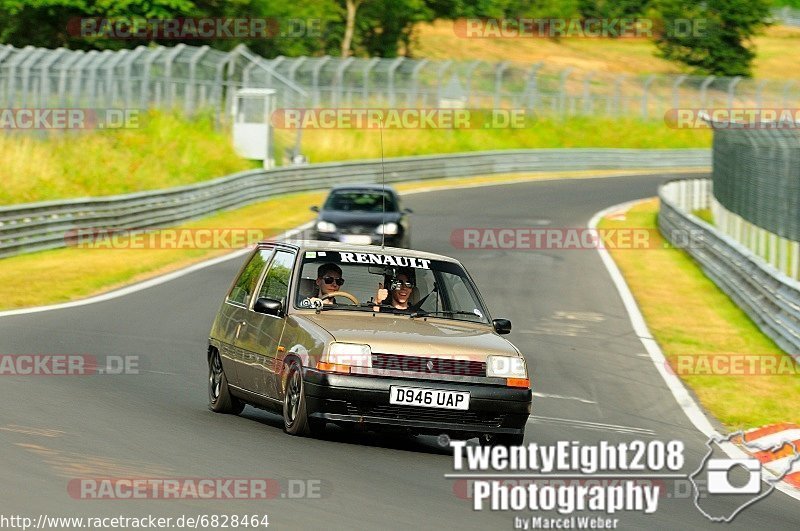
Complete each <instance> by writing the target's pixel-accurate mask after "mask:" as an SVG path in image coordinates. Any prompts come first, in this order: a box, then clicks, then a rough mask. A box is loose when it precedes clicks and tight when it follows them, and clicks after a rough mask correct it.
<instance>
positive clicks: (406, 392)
mask: <svg viewBox="0 0 800 531" xmlns="http://www.w3.org/2000/svg"><path fill="white" fill-rule="evenodd" d="M389 403H390V404H397V405H400V406H419V407H435V408H440V409H462V410H464V411H466V410H468V409H469V393H468V392H466V391H446V390H444V389H423V388H420V387H398V386H395V385H393V386H391V387H390V388H389Z"/></svg>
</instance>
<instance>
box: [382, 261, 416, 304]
mask: <svg viewBox="0 0 800 531" xmlns="http://www.w3.org/2000/svg"><path fill="white" fill-rule="evenodd" d="M384 283H385V284H386V286H387V288H388V289H387V288H385V287H384ZM384 283H379V284H378V292H377V293H376V295H375V302H376V303H378V304H382V303H383V301H385V300H386V299H387V298H389V293H390V292H391V299H390V301H389V302H388V304H390V305H391V306H392V307H393V308H395V309H397V310H408V299H409V298H410V297H411V293H413V291H414V286H415V285H416V282H415V279H414V270H413V269H409V268H400V269H398V270H397V273H396V274H395V276H394V278H391V279H390V278H389V277H388V276H387V277H386V278H385V279H384ZM373 310H375V311H380V307H378V306H374V307H373Z"/></svg>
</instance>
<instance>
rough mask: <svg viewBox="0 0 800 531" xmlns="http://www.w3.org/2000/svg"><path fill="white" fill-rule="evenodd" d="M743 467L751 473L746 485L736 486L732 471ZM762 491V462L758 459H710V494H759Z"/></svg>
mask: <svg viewBox="0 0 800 531" xmlns="http://www.w3.org/2000/svg"><path fill="white" fill-rule="evenodd" d="M736 467H741V468H743V469H744V470H746V471H747V472H748V474H749V477H748V480H747V482H746V483H745V484H744V485H741V486H736V485H735V484H734V482H733V480H732V479H731V477H730V476H731V475H732V474H731V473H732V472H733V471H734V470H736ZM759 492H761V463H760V462H759V460H758V459H709V460H708V493H709V494H758V493H759Z"/></svg>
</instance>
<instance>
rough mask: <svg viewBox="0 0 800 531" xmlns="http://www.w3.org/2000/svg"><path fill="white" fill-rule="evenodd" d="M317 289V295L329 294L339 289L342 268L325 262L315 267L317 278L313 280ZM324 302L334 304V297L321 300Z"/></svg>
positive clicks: (342, 280)
mask: <svg viewBox="0 0 800 531" xmlns="http://www.w3.org/2000/svg"><path fill="white" fill-rule="evenodd" d="M314 283H315V284H316V285H317V289H318V290H319V297H320V298H322V297H323V296H324V295H330V294H332V293H336V292H337V291H339V288H340V287H342V284H344V278H342V268H341V267H339V266H338V265H336V264H332V263H327V264H322V265H321V266H319V267H318V268H317V280H316V281H315V282H314ZM323 303H324V304H336V299H335V298H334V297H330V298H327V299H325V300H324V301H323Z"/></svg>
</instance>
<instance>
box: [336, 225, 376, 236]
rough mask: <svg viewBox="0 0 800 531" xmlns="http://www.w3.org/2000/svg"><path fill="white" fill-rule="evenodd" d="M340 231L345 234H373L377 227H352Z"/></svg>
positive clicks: (341, 228)
mask: <svg viewBox="0 0 800 531" xmlns="http://www.w3.org/2000/svg"><path fill="white" fill-rule="evenodd" d="M339 230H340V231H341V232H342V233H343V234H372V232H373V231H374V230H375V227H367V226H366V225H350V226H343V227H340V228H339Z"/></svg>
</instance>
